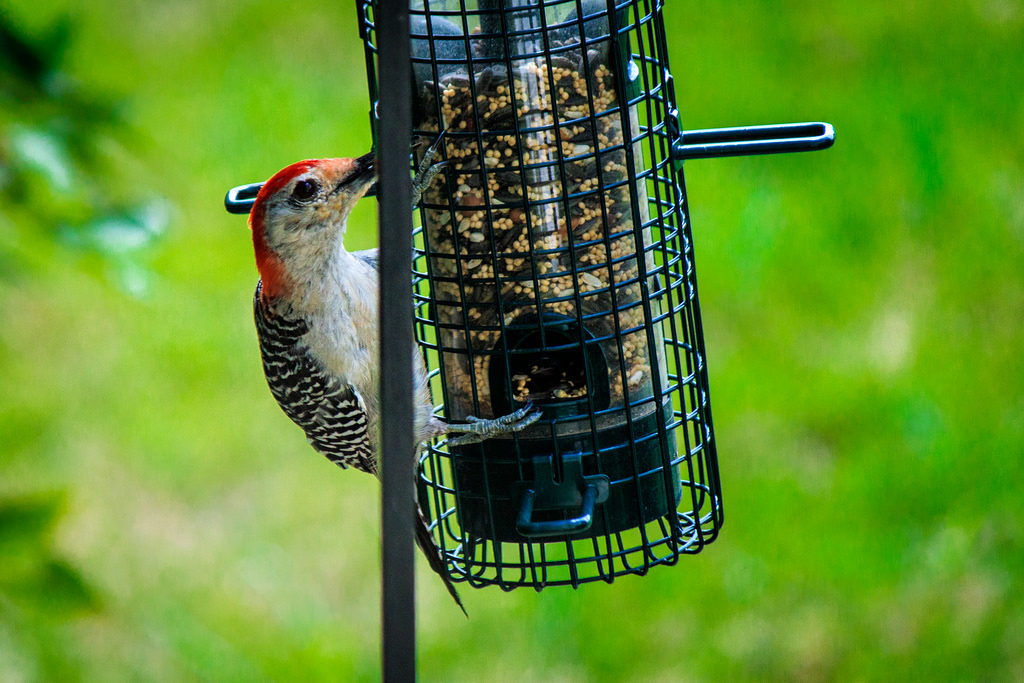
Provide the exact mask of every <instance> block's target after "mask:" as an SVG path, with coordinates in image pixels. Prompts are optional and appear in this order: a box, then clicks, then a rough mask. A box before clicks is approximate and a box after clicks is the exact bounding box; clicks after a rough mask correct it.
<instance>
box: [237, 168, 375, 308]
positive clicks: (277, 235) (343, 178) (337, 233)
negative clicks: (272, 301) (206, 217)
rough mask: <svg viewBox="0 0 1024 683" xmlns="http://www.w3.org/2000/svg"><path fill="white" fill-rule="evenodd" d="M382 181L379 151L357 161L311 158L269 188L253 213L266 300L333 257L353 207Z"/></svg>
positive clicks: (274, 179)
mask: <svg viewBox="0 0 1024 683" xmlns="http://www.w3.org/2000/svg"><path fill="white" fill-rule="evenodd" d="M376 178H377V171H376V161H375V157H374V155H373V153H370V154H366V155H364V156H361V157H358V158H356V159H308V160H306V161H299V162H297V163H294V164H292V165H291V166H288V167H286V168H283V169H281V170H280V171H278V172H277V173H276V174H275V175H274V176H273V177H272V178H271V179H270V180H268V181H267V182H266V183H264V184H263V187H262V188H260V192H259V194H258V195H257V196H256V202H255V203H254V204H253V206H252V211H250V213H249V227H250V228H251V229H252V242H253V247H254V249H255V252H256V267H257V268H258V269H259V272H260V279H261V280H262V281H263V292H264V295H266V296H278V295H281V294H285V293H286V292H287V290H288V288H289V287H290V286H291V285H292V283H293V279H294V278H295V277H298V276H299V273H301V272H309V271H310V269H311V268H312V267H313V266H314V265H315V264H316V263H323V262H325V261H327V260H328V259H330V258H332V257H333V255H334V253H335V250H336V249H337V248H338V246H339V243H340V241H341V239H342V238H343V237H344V235H345V222H346V220H347V219H348V215H349V213H351V211H352V207H353V206H355V204H356V202H357V201H359V200H360V199H361V198H362V196H363V195H364V194H366V191H367V190H368V189H369V188H370V186H371V185H372V184H373V182H374V180H376Z"/></svg>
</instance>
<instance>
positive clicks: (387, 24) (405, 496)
mask: <svg viewBox="0 0 1024 683" xmlns="http://www.w3.org/2000/svg"><path fill="white" fill-rule="evenodd" d="M374 19H375V20H376V21H377V37H378V46H377V47H378V51H379V52H378V56H379V62H378V64H379V71H378V78H379V79H380V83H381V87H380V88H379V89H378V91H379V93H380V100H379V117H380V121H379V126H380V129H379V131H378V133H379V134H378V136H377V158H378V161H379V163H380V171H379V181H378V182H379V195H380V203H379V205H378V206H379V208H378V216H379V221H380V232H379V239H380V342H381V343H380V356H381V357H380V368H381V374H380V384H381V387H380V389H381V392H380V394H381V405H380V414H381V416H382V417H381V436H380V461H381V564H382V567H381V583H382V587H381V639H382V640H381V643H382V644H381V664H382V672H383V680H384V681H386V682H387V683H400V682H403V681H414V680H415V679H416V586H415V574H414V567H415V565H414V560H415V548H414V547H413V514H414V508H413V500H414V479H413V467H414V459H413V457H414V454H415V451H416V444H415V443H414V441H413V432H412V421H413V405H412V391H413V389H412V351H413V349H412V339H413V328H412V278H411V274H410V268H409V254H410V253H412V223H411V220H412V212H411V211H410V206H411V201H412V188H411V186H410V182H409V131H410V130H411V128H412V110H411V107H410V96H411V92H410V85H409V60H410V54H409V4H408V0H380V2H379V4H378V5H377V12H376V13H375V16H374Z"/></svg>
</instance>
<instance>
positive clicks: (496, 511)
mask: <svg viewBox="0 0 1024 683" xmlns="http://www.w3.org/2000/svg"><path fill="white" fill-rule="evenodd" d="M358 7H359V14H360V21H361V30H362V34H363V39H364V42H365V46H366V57H367V62H366V63H367V70H368V80H369V83H370V89H371V98H372V100H373V102H374V106H376V102H377V98H378V94H379V90H378V84H377V78H376V46H377V44H378V42H379V41H380V40H381V39H385V40H386V39H388V37H385V36H378V35H377V32H376V25H375V21H374V20H375V13H376V3H375V2H361V3H360V4H359V5H358ZM661 7H662V6H661V4H660V3H652V2H641V1H639V0H630V1H627V2H621V1H620V2H614V1H609V2H604V1H603V0H598V1H596V2H595V1H593V0H587V1H586V2H580V1H579V0H548V1H537V0H504V2H501V1H493V0H492V1H491V2H488V1H487V0H480V1H478V2H468V1H467V0H424V1H423V2H422V3H414V4H413V5H412V6H411V9H410V14H411V21H410V28H411V33H412V44H411V48H412V54H413V60H412V61H413V64H412V68H411V69H410V76H409V77H410V78H411V79H412V82H413V93H414V102H413V119H414V123H413V128H414V133H415V134H417V135H422V136H425V137H428V138H430V139H436V138H437V137H438V135H440V134H442V131H444V132H443V136H444V137H443V142H442V144H441V149H442V150H443V157H444V158H445V159H447V160H448V162H449V165H448V167H447V169H446V170H445V174H444V179H443V181H442V180H437V181H435V182H434V184H432V185H431V186H430V188H429V189H428V190H427V192H426V194H425V195H424V200H423V203H422V205H421V206H422V209H421V224H422V227H421V228H420V229H419V230H418V231H417V233H416V238H415V239H416V256H415V262H414V278H415V279H414V290H415V302H416V332H417V338H418V341H419V343H420V345H421V347H422V349H423V350H424V355H425V357H426V360H427V363H428V367H429V369H430V373H431V385H432V391H433V394H434V399H435V403H436V404H437V406H438V408H437V409H438V411H440V413H441V414H443V415H444V416H445V417H447V418H448V419H453V420H464V419H467V418H469V417H470V416H479V417H494V416H498V415H501V414H505V413H507V412H510V411H512V410H514V409H516V408H517V407H520V406H522V405H524V403H525V402H527V401H531V402H532V403H533V404H534V405H535V406H536V407H537V408H539V409H541V410H542V411H543V417H542V419H541V420H540V421H539V422H538V423H536V424H534V425H533V426H531V427H530V428H528V429H527V430H525V431H523V432H520V433H518V434H515V435H508V436H503V437H498V438H495V439H491V440H488V441H486V442H484V443H483V444H478V445H468V446H459V447H449V445H448V444H447V443H446V442H445V441H444V440H443V439H441V440H438V441H437V442H435V443H433V444H430V445H429V447H428V448H426V449H425V450H424V452H423V454H422V456H421V458H420V461H419V469H418V482H417V483H418V495H419V500H420V504H421V506H422V507H423V509H424V512H425V513H426V516H427V518H428V520H429V521H430V522H431V524H432V525H433V533H434V536H435V539H436V541H437V542H438V545H439V546H440V547H441V548H442V552H443V553H444V556H445V559H446V561H447V566H448V568H449V571H450V575H451V577H452V578H453V579H454V580H456V581H467V582H469V583H470V584H471V585H474V586H481V585H489V584H496V585H499V586H501V587H503V588H505V589H512V588H515V587H517V586H523V585H528V586H533V587H535V588H541V587H544V586H550V585H573V586H576V585H578V584H580V583H583V582H587V581H594V580H604V581H611V580H612V579H613V578H614V577H616V576H619V575H622V574H626V573H638V574H642V573H645V572H647V571H648V570H649V569H650V568H651V567H652V566H654V565H658V564H672V563H675V562H676V561H677V560H678V558H679V557H680V556H681V555H682V554H685V553H695V552H698V551H699V550H700V549H701V548H702V547H703V546H704V545H705V544H706V543H708V542H710V541H711V540H713V539H714V538H715V536H716V534H717V532H718V530H719V528H720V526H721V524H722V504H721V493H720V484H719V478H718V470H717V461H716V455H715V446H714V440H713V430H712V422H711V413H710V405H709V399H708V388H707V371H706V367H705V363H704V358H705V354H704V342H703V333H702V330H701V322H700V310H699V305H698V301H697V283H696V273H695V270H694V260H693V251H692V242H691V235H690V226H689V221H688V213H687V206H686V190H685V185H684V182H683V175H682V171H681V168H680V167H679V166H678V164H677V163H675V162H673V159H672V146H673V144H674V143H676V141H677V140H678V139H679V138H680V131H679V127H678V119H677V115H676V111H675V104H674V94H673V84H672V80H671V76H670V74H669V70H668V60H667V54H666V42H665V31H664V26H663V22H662V17H661ZM385 85H386V84H385ZM382 87H383V86H382ZM375 130H376V125H375Z"/></svg>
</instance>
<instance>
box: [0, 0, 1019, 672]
mask: <svg viewBox="0 0 1024 683" xmlns="http://www.w3.org/2000/svg"><path fill="white" fill-rule="evenodd" d="M321 4H322V5H323V7H322V8H318V7H317V3H281V2H269V1H251V2H234V3H217V2H200V1H198V0H196V1H187V0H182V1H179V2H165V3H156V2H148V1H147V2H141V1H140V2H120V3H115V2H93V3H88V4H86V3H59V2H53V3H50V2H40V1H38V0H36V1H35V2H27V1H18V2H3V3H0V11H2V18H3V21H4V22H5V23H6V24H7V25H8V26H9V27H14V28H15V29H16V31H17V33H18V34H19V35H21V36H22V37H24V38H25V39H26V40H28V41H29V42H32V41H36V43H45V42H46V41H47V40H48V39H49V36H51V34H53V32H54V31H55V30H56V31H57V32H58V33H59V28H58V29H55V28H54V27H59V26H61V25H62V24H61V21H65V23H64V24H63V25H64V26H65V27H66V31H65V34H66V39H65V40H64V43H65V45H66V49H65V50H64V51H63V52H62V53H57V52H54V53H53V54H54V55H59V56H57V57H55V62H54V63H53V64H51V65H50V67H49V68H48V70H45V71H46V73H43V74H42V76H40V75H39V74H36V76H37V77H38V78H37V81H39V82H38V83H37V84H36V86H38V88H40V89H41V90H40V92H43V93H44V94H43V95H41V96H40V98H41V99H39V101H35V100H32V102H30V99H31V98H29V97H27V96H26V94H25V93H26V90H25V88H26V87H29V88H30V86H26V85H24V83H22V84H20V85H19V83H20V81H19V80H18V78H20V77H18V76H17V75H16V71H17V69H16V68H15V67H12V66H11V63H12V62H10V61H9V60H7V61H4V62H0V65H2V67H3V69H2V70H0V77H3V79H4V80H3V81H2V82H0V85H2V86H3V88H4V90H3V92H2V94H3V97H2V99H0V112H2V114H0V125H2V128H0V200H2V204H0V313H2V320H0V681H8V680H9V681H22V680H25V681H34V680H56V679H61V680H69V679H70V680H74V679H79V678H81V679H87V680H123V679H144V680H169V681H178V680H190V679H212V680H252V679H278V680H288V679H300V678H301V679H314V680H320V679H322V680H347V679H367V680H372V679H374V678H377V677H379V671H380V670H379V615H378V611H379V607H378V601H379V564H378V556H379V553H378V549H377V543H378V492H379V489H378V487H377V484H376V482H375V481H373V480H372V479H371V478H370V477H368V476H366V475H362V474H359V473H353V472H341V471H339V470H337V469H336V468H335V467H334V466H333V465H331V464H330V463H328V462H327V461H326V460H325V459H324V458H322V457H320V456H318V455H316V454H315V453H313V451H312V450H311V449H310V448H309V447H308V446H307V445H306V443H305V440H304V439H303V437H302V435H301V433H300V432H299V431H298V429H297V428H296V427H294V426H293V425H292V424H291V423H290V422H289V421H288V420H287V418H286V417H285V416H284V415H283V414H282V413H281V411H280V410H279V408H278V407H277V406H276V405H275V404H274V402H273V399H272V398H271V396H270V394H269V392H268V391H267V388H266V385H265V383H264V380H263V376H262V372H261V367H260V362H259V357H258V352H257V347H256V341H255V331H254V329H253V325H252V320H251V309H250V305H251V296H252V289H253V286H254V284H255V280H256V275H255V268H254V265H253V260H252V251H251V243H250V240H249V233H248V230H247V229H246V226H245V220H244V218H242V217H238V216H230V215H228V214H226V213H225V212H224V210H223V207H222V204H221V202H222V199H223V195H224V192H225V191H226V189H227V188H229V187H231V186H233V185H238V184H241V183H245V182H251V181H255V180H260V179H264V178H266V177H268V176H269V175H271V174H272V173H273V172H274V171H276V170H277V169H279V168H281V167H283V166H285V165H286V164H288V163H290V162H292V161H295V160H297V159H301V158H306V157H312V156H354V155H356V154H361V153H363V152H365V151H367V150H368V148H369V134H368V116H367V110H368V106H369V105H368V102H367V99H366V84H365V71H364V67H363V56H362V49H361V45H360V42H359V38H358V33H357V29H356V23H355V10H354V7H353V6H352V4H351V3H348V2H341V3H321ZM62 17H63V20H62V19H61V18H62ZM666 20H667V23H668V29H669V36H670V42H671V50H672V53H671V60H672V66H673V73H674V75H675V81H676V91H677V95H678V99H679V105H680V111H681V115H682V118H683V122H684V125H685V126H687V127H689V128H702V127H713V126H726V125H742V124H756V123H775V122H786V121H803V120H822V121H829V122H831V123H833V124H834V125H835V128H836V131H837V138H836V144H835V146H834V147H833V148H832V149H830V150H828V151H826V152H819V153H814V154H800V155H788V156H772V157H761V158H745V159H726V160H706V161H692V162H688V164H687V167H686V172H687V185H688V193H689V199H690V203H691V210H692V222H693V233H694V242H695V251H696V259H697V269H698V273H699V285H700V293H701V301H702V306H703V314H704V328H705V334H706V344H707V349H708V365H709V369H710V379H711V394H712V399H713V406H714V415H715V425H716V436H717V440H718V452H719V458H720V467H721V474H722V482H723V488H724V502H725V510H726V524H725V527H724V529H723V531H722V534H721V536H720V538H719V540H717V541H716V542H715V543H714V544H712V545H711V546H709V547H708V548H706V549H705V551H704V552H702V553H701V554H700V555H697V556H695V557H688V558H684V559H683V561H681V563H680V564H679V565H678V566H676V567H672V568H659V569H657V570H655V571H653V572H652V573H651V574H650V575H649V576H648V577H645V578H636V577H627V578H624V579H622V580H619V581H616V582H615V583H614V584H613V585H610V586H608V585H604V584H601V585H588V586H585V587H584V588H582V589H580V590H578V591H575V592H574V591H572V590H568V589H557V588H556V589H551V590H547V591H544V592H543V593H541V594H538V593H535V592H534V591H531V590H528V589H522V590H517V591H514V592H512V593H507V594H506V593H503V592H501V591H500V590H498V589H493V588H492V589H485V590H480V591H477V590H472V589H469V588H463V590H462V594H463V598H464V600H465V601H466V604H467V608H468V609H469V612H470V615H471V618H470V619H469V620H468V621H467V620H466V619H465V618H464V617H463V616H462V615H461V613H459V612H458V610H457V609H455V608H454V606H453V605H452V604H451V603H450V600H449V598H448V596H447V595H446V594H445V592H444V589H443V587H442V586H441V584H440V582H438V581H437V580H436V578H435V577H433V576H432V575H430V573H429V570H428V568H427V567H426V564H425V563H423V562H422V561H421V560H417V561H418V562H419V565H418V578H419V586H418V588H419V590H418V596H417V604H418V609H419V612H418V614H419V647H420V656H419V670H420V674H421V677H422V678H423V680H430V681H434V680H437V681H441V680H444V681H476V680H499V681H500V680H538V681H560V680H566V681H577V680H598V681H601V680H607V681H618V680H629V679H632V680H645V681H658V680H661V681H685V680H763V679H775V680H787V681H789V680H979V679H980V680H1007V681H1009V680H1020V679H1021V678H1024V595H1022V588H1021V574H1022V571H1024V491H1022V485H1024V464H1022V455H1024V363H1022V361H1021V357H1020V356H1021V351H1022V349H1024V97H1022V93H1021V91H1022V87H1021V86H1022V85H1024V79H1022V73H1024V71H1022V65H1024V4H1022V3H1021V2H1020V1H1019V0H970V1H967V0H965V1H963V2H926V1H921V0H918V1H915V0H910V1H907V2H901V3H895V2H887V3H882V2H866V3H820V2H807V1H804V2H792V1H790V2H786V1H778V0H777V1H775V2H745V3H739V4H733V3H717V2H670V3H668V8H667V10H666ZM7 56H8V57H9V56H10V55H9V54H8V55H7ZM54 73H59V74H60V75H61V78H60V79H58V83H57V85H54V79H53V78H52V75H53V74H54ZM29 76H31V74H29ZM26 78H28V77H27V76H26ZM29 80H31V79H29ZM61 83H63V84H64V85H61ZM68 83H70V84H71V85H67V84H68ZM40 84H41V85H40ZM68 88H71V90H70V92H71V93H72V95H68V94H67V93H68V92H69V90H68ZM30 89H31V88H30ZM33 102H34V103H33ZM90 103H91V104H90ZM93 105H95V107H94V108H95V109H96V111H93V110H92V109H90V107H92V106H93ZM374 243H375V212H374V207H373V204H372V202H364V203H363V206H361V207H360V208H359V209H358V210H357V212H356V214H355V216H354V218H353V220H352V223H351V230H350V233H349V246H350V247H351V248H360V247H367V246H372V245H373V244H374Z"/></svg>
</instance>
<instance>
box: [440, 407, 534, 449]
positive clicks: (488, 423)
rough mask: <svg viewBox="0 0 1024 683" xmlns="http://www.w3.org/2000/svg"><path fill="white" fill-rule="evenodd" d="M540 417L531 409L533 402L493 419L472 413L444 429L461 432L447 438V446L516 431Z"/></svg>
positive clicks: (460, 444) (450, 432)
mask: <svg viewBox="0 0 1024 683" xmlns="http://www.w3.org/2000/svg"><path fill="white" fill-rule="evenodd" d="M539 419H540V411H539V410H534V409H533V403H527V404H526V405H525V406H523V407H522V408H520V409H519V410H517V411H515V412H514V413H509V414H508V415H502V416H501V417H496V418H494V419H493V420H484V419H482V418H479V417H474V416H472V415H470V416H468V417H467V418H466V424H450V425H448V429H447V430H446V431H447V432H448V433H449V434H462V436H458V437H456V438H454V439H449V440H448V445H449V446H465V445H467V444H471V443H480V442H481V441H486V440H487V439H489V438H491V437H492V436H497V435H498V434H508V433H509V432H518V431H519V430H521V429H525V428H527V427H529V426H530V425H532V424H533V423H534V422H536V421H537V420H539Z"/></svg>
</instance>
